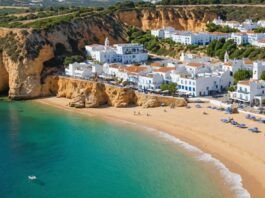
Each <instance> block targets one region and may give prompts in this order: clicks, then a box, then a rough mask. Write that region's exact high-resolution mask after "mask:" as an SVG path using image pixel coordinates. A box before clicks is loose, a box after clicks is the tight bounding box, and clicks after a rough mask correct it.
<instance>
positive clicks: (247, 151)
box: [35, 97, 265, 197]
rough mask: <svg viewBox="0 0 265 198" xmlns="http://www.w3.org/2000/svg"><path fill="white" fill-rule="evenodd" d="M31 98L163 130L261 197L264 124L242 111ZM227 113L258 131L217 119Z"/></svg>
mask: <svg viewBox="0 0 265 198" xmlns="http://www.w3.org/2000/svg"><path fill="white" fill-rule="evenodd" d="M35 101H36V102H39V103H42V104H46V105H50V106H54V107H57V108H61V109H65V110H67V111H72V112H76V113H80V114H83V115H90V116H91V115H92V116H97V117H99V118H102V119H107V120H113V121H115V122H120V121H121V120H123V121H128V122H132V123H136V124H138V125H144V126H147V127H151V128H154V129H157V130H161V131H165V132H166V133H168V134H171V135H173V136H175V137H176V138H179V139H180V140H183V141H185V142H187V143H189V144H191V145H194V146H196V147H198V148H199V149H201V150H202V151H204V152H206V153H209V154H211V155H212V156H213V157H214V158H216V159H218V160H220V161H221V162H222V163H223V164H225V166H226V167H227V168H229V170H231V171H232V172H234V173H238V174H240V175H241V177H242V179H243V186H244V188H246V189H247V190H248V191H249V193H250V194H251V197H264V194H265V180H264V178H265V136H264V132H265V124H262V123H258V122H255V121H252V120H247V119H246V118H245V115H244V114H234V115H227V114H225V113H224V112H222V111H217V110H212V109H207V108H206V107H207V106H208V105H209V104H202V107H203V108H195V106H194V105H190V106H191V108H190V109H187V108H185V107H182V108H175V109H170V108H169V107H159V108H153V109H143V108H141V107H132V108H114V107H106V108H98V109H75V108H70V107H68V106H67V104H68V103H69V100H68V99H65V98H56V97H52V98H45V99H37V100H35ZM134 112H137V113H138V112H141V115H134ZM203 112H206V113H207V115H204V114H203ZM147 114H149V116H147ZM228 117H232V118H233V119H234V120H236V121H238V122H240V123H245V124H246V125H247V126H248V127H254V126H256V127H258V128H259V129H260V130H261V133H259V134H256V133H251V132H249V131H248V130H247V129H240V128H237V127H235V126H232V125H231V124H225V123H222V122H221V121H220V119H221V118H228Z"/></svg>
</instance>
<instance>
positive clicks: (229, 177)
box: [122, 120, 251, 198]
mask: <svg viewBox="0 0 265 198" xmlns="http://www.w3.org/2000/svg"><path fill="white" fill-rule="evenodd" d="M122 122H123V123H124V124H130V125H133V126H137V127H138V128H142V129H144V130H145V131H149V132H154V133H158V134H159V137H161V138H163V139H165V140H167V141H169V142H172V143H174V144H176V145H178V146H179V147H181V148H183V149H184V150H186V151H188V152H190V153H192V154H194V155H195V159H197V160H198V161H202V162H207V163H211V164H213V165H214V166H215V168H216V169H217V170H218V171H219V172H220V175H221V177H222V178H223V179H224V181H225V182H226V184H228V185H229V187H230V189H231V191H232V192H233V193H234V194H235V197H237V198H250V197H251V196H250V193H249V192H248V191H247V190H246V189H245V188H244V187H243V184H242V178H241V176H240V175H239V174H237V173H233V172H231V171H230V170H229V169H228V168H227V167H226V166H225V165H224V164H223V163H222V162H221V161H219V160H218V159H216V158H214V157H213V156H212V155H210V154H208V153H205V152H203V151H202V150H201V149H199V148H197V147H195V146H192V145H191V144H189V143H187V142H184V141H182V140H180V139H178V138H176V137H175V136H173V135H170V134H168V133H166V132H163V131H160V130H157V129H155V128H152V127H148V126H144V125H140V126H139V125H138V124H136V123H134V122H130V121H125V120H123V121H122Z"/></svg>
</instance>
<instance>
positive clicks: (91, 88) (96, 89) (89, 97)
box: [43, 76, 187, 108]
mask: <svg viewBox="0 0 265 198" xmlns="http://www.w3.org/2000/svg"><path fill="white" fill-rule="evenodd" d="M43 87H44V88H43V91H44V92H43V95H45V94H47V93H48V92H47V90H46V88H47V87H50V90H49V91H50V92H51V93H56V95H57V97H65V98H69V99H73V102H72V103H71V104H72V106H75V107H87V108H97V107H100V106H102V105H108V106H114V107H128V106H132V105H134V106H143V107H145V108H152V107H158V106H161V104H164V105H173V106H177V107H183V106H186V105H187V102H186V101H185V100H184V99H183V98H172V97H162V96H156V95H149V94H143V93H140V92H137V91H134V90H132V89H129V88H120V87H115V86H112V85H106V84H102V83H98V82H92V81H85V80H80V79H73V78H68V77H56V76H50V77H48V78H47V79H46V81H45V84H44V85H43Z"/></svg>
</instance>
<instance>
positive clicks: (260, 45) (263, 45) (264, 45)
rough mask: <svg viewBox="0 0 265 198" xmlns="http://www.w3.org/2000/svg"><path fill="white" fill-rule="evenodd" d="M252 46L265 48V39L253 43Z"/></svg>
mask: <svg viewBox="0 0 265 198" xmlns="http://www.w3.org/2000/svg"><path fill="white" fill-rule="evenodd" d="M252 45H254V46H257V47H265V39H261V40H259V41H255V42H253V43H252Z"/></svg>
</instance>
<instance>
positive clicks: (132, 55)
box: [85, 38, 148, 64]
mask: <svg viewBox="0 0 265 198" xmlns="http://www.w3.org/2000/svg"><path fill="white" fill-rule="evenodd" d="M85 48H86V51H87V54H88V55H90V56H91V57H92V59H94V60H96V61H98V62H100V63H114V62H119V63H123V64H130V63H142V62H145V61H147V59H148V54H147V52H146V51H145V49H144V47H143V45H140V44H116V45H114V46H113V47H110V46H109V40H108V38H107V39H106V41H105V45H104V46H103V45H89V46H86V47H85Z"/></svg>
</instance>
